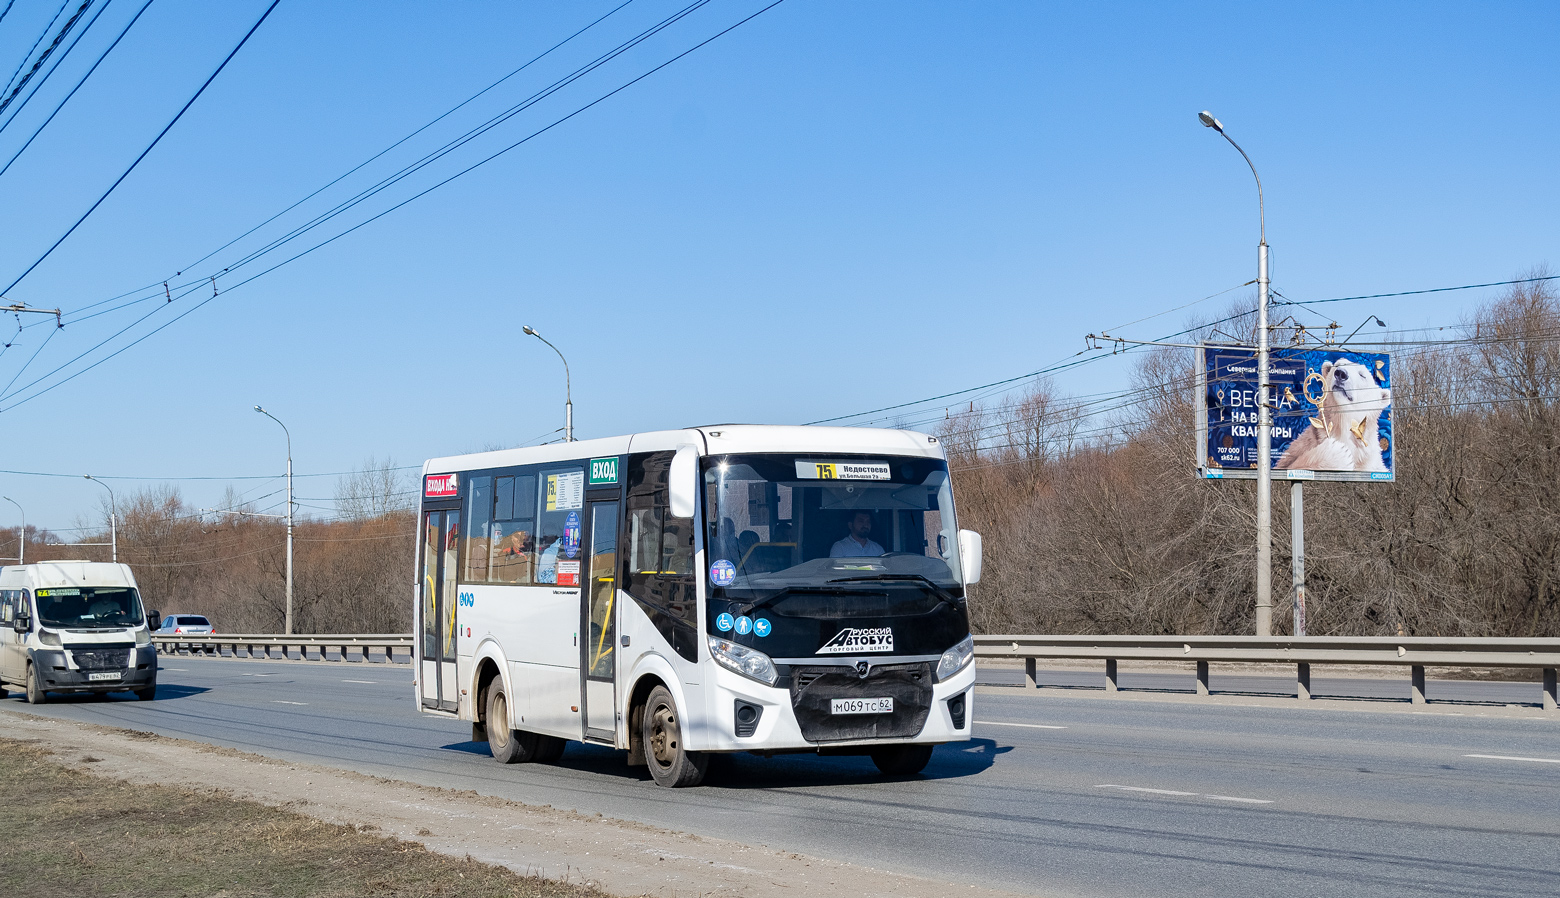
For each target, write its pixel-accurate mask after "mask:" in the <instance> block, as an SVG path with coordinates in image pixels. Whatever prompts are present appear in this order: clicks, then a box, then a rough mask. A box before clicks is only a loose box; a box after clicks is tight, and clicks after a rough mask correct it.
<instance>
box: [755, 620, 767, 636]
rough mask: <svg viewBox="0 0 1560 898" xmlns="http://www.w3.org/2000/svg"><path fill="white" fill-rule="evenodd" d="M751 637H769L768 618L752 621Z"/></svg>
mask: <svg viewBox="0 0 1560 898" xmlns="http://www.w3.org/2000/svg"><path fill="white" fill-rule="evenodd" d="M753 635H755V636H768V635H769V618H767V617H761V618H759V619H758V620H756V621H753Z"/></svg>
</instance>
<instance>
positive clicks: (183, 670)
mask: <svg viewBox="0 0 1560 898" xmlns="http://www.w3.org/2000/svg"><path fill="white" fill-rule="evenodd" d="M157 669H158V670H176V671H178V672H179V673H189V672H190V669H189V668H187V667H159V668H157Z"/></svg>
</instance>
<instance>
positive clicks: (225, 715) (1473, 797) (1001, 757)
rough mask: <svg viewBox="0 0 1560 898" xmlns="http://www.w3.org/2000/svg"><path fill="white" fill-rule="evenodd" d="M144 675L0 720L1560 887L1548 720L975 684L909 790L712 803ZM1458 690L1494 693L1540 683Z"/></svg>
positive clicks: (931, 862) (1238, 867)
mask: <svg viewBox="0 0 1560 898" xmlns="http://www.w3.org/2000/svg"><path fill="white" fill-rule="evenodd" d="M1006 673H1007V672H1006V671H996V672H993V675H992V676H991V677H983V679H992V678H995V679H1001V678H1003V677H1005V676H1006ZM1172 679H1174V680H1175V682H1174V685H1173V688H1183V689H1184V688H1186V684H1184V683H1181V682H1180V681H1179V679H1175V678H1172ZM160 682H161V685H160V687H159V691H158V700H157V701H155V702H152V703H141V702H135V701H129V700H120V699H118V698H115V699H112V700H108V701H94V700H90V699H64V700H60V699H57V700H56V701H54V702H51V703H50V704H47V705H43V706H39V707H36V708H24V707H22V706H20V705H19V703H18V699H17V698H15V697H14V696H13V697H12V698H10V699H7V700H6V701H5V702H4V703H3V705H4V706H5V707H7V708H8V709H14V710H18V711H20V710H29V711H33V712H35V713H43V714H48V715H53V716H58V717H63V718H70V719H74V720H81V721H88V722H93V723H100V724H106V725H111V726H119V727H128V728H133V729H141V730H151V731H154V732H158V733H161V734H164V735H168V736H177V737H181V738H186V739H196V740H201V741H205V742H210V743H214V744H218V745H226V746H231V747H234V748H239V749H243V750H246V751H251V752H257V753H260V754H265V755H270V756H273V757H278V758H285V759H289V760H295V761H303V762H309V763H315V764H326V765H331V766H337V767H343V768H348V769H352V770H357V771H360V772H363V773H368V774H374V775H380V776H389V777H395V778H399V779H405V780H411V781H415V782H420V783H425V784H429V785H435V786H443V787H448V788H454V789H475V790H478V791H479V792H482V793H485V794H490V795H496V796H500V797H504V798H510V799H515V800H519V801H524V802H529V803H535V804H551V805H553V806H556V807H567V808H574V809H577V810H579V811H581V812H585V813H594V812H597V811H599V812H601V813H603V814H606V815H609V816H613V817H618V818H624V819H630V820H638V821H642V822H645V823H649V824H654V825H659V826H665V827H670V828H675V829H680V830H684V831H688V832H694V833H702V834H707V835H714V836H722V837H725V838H734V839H739V840H743V841H747V842H750V843H753V844H763V845H768V846H771V847H775V848H782V849H787V850H791V851H797V852H802V853H806V854H812V855H819V856H824V857H829V858H835V859H839V860H843V861H850V862H854V863H858V864H864V865H867V866H871V867H875V868H879V869H891V870H896V871H903V872H908V873H916V874H920V875H924V876H929V877H933V878H938V879H943V880H947V881H948V882H950V884H954V885H957V884H962V883H979V884H982V885H987V886H991V887H995V888H1003V889H1009V890H1014V891H1020V892H1029V893H1034V894H1040V895H1088V896H1113V898H1115V896H1139V895H1143V896H1148V895H1155V896H1158V895H1177V896H1184V895H1264V896H1336V895H1355V894H1371V895H1376V896H1392V895H1403V896H1409V895H1412V896H1425V895H1487V896H1532V895H1545V894H1557V893H1560V851H1557V850H1556V849H1557V848H1560V714H1541V713H1538V712H1533V711H1528V712H1524V713H1521V714H1516V715H1513V714H1511V713H1510V712H1507V711H1505V710H1504V709H1498V708H1497V709H1489V708H1482V707H1479V706H1450V705H1432V706H1431V707H1430V708H1429V709H1427V710H1426V711H1424V712H1422V713H1409V712H1408V710H1407V709H1406V708H1404V707H1403V706H1402V705H1400V704H1399V705H1394V706H1391V707H1390V709H1389V706H1386V705H1382V706H1381V709H1380V710H1370V709H1369V707H1368V706H1366V707H1367V710H1363V711H1360V710H1330V709H1322V708H1314V707H1313V708H1304V709H1300V708H1291V707H1272V706H1271V705H1272V704H1273V702H1271V701H1268V702H1266V703H1264V701H1262V700H1252V701H1242V699H1241V698H1240V697H1238V696H1234V697H1232V696H1226V697H1224V698H1222V699H1220V700H1218V701H1217V702H1206V701H1203V702H1198V701H1193V700H1185V699H1172V698H1168V697H1163V698H1161V697H1158V696H1155V695H1153V694H1147V693H1140V694H1138V695H1136V696H1135V697H1133V698H1131V699H1130V700H1120V699H1117V700H1111V699H1104V698H1101V697H1098V695H1099V694H1098V693H1093V694H1090V693H1086V692H1082V691H1077V692H1067V691H1050V692H1047V693H1046V694H1044V695H1039V694H1035V693H1025V692H1022V691H1020V690H1017V689H1014V690H1005V689H988V690H984V691H983V692H982V694H981V695H979V696H978V698H977V700H976V704H975V708H976V713H975V720H976V724H975V729H974V732H975V736H976V738H975V739H974V741H972V742H970V743H968V744H965V745H959V746H945V747H942V748H939V749H938V751H937V753H936V754H935V755H934V757H933V761H932V763H931V765H930V766H929V767H928V769H927V771H926V773H925V775H923V776H922V777H919V778H916V779H913V780H908V781H898V782H891V781H885V780H883V779H881V778H879V777H878V776H877V775H876V770H875V768H874V767H873V766H872V764H871V762H870V761H869V760H867V759H865V758H818V757H810V756H783V757H779V758H774V759H768V760H766V759H762V758H757V757H751V756H746V755H742V756H735V757H733V758H730V759H729V760H727V761H725V763H723V764H721V765H719V766H718V767H716V768H715V769H714V771H713V772H712V774H711V777H710V779H709V781H708V783H707V785H705V786H704V787H701V788H697V789H685V790H677V791H673V790H666V789H660V788H657V787H656V786H655V785H654V784H652V783H651V782H650V781H649V778H648V775H647V774H645V773H644V771H643V768H638V769H635V768H629V767H627V766H626V765H625V764H624V762H623V756H622V755H621V754H620V753H617V752H613V751H610V750H607V749H602V748H596V747H589V746H581V745H571V746H570V747H569V749H568V751H567V752H566V753H565V754H564V757H563V760H562V761H561V762H560V763H559V764H557V765H556V766H550V767H542V766H531V765H515V766H501V765H498V764H495V763H494V762H493V761H492V760H491V759H490V758H489V757H487V753H486V746H485V745H478V744H474V743H471V742H469V741H467V740H468V737H469V735H470V725H469V724H464V723H460V722H458V721H450V720H446V719H441V718H433V717H425V716H422V715H420V714H418V713H417V712H416V710H415V707H414V705H413V700H412V689H411V671H410V669H409V668H407V667H404V666H400V665H394V666H390V665H381V664H357V663H354V664H318V663H314V664H300V663H296V662H291V663H290V662H261V661H255V662H250V661H223V660H205V659H194V658H182V657H170V658H166V659H164V666H163V672H162V674H161V678H160ZM1144 682H1145V683H1147V682H1148V681H1144ZM1214 685H1215V689H1218V688H1219V680H1218V678H1217V677H1216V678H1215V684H1214ZM1258 685H1261V684H1258ZM1145 688H1153V687H1151V686H1149V687H1145ZM1467 688H1468V689H1469V692H1470V694H1471V695H1473V696H1475V697H1480V696H1482V697H1486V698H1490V699H1492V700H1495V701H1499V700H1500V698H1501V697H1502V695H1503V691H1502V690H1504V689H1507V688H1510V689H1511V690H1513V694H1516V693H1518V692H1520V694H1521V695H1522V698H1520V699H1517V700H1519V701H1524V700H1525V701H1531V700H1532V696H1530V695H1528V693H1529V692H1535V693H1536V686H1530V685H1527V684H1521V685H1519V686H1513V687H1504V686H1496V685H1490V684H1470V685H1469V686H1468V687H1467ZM1481 690H1482V691H1481ZM1405 691H1406V687H1405ZM1432 694H1433V693H1432ZM0 719H3V718H0ZM170 773H171V774H172V775H174V776H177V772H176V771H171V772H170ZM950 894H956V891H955V890H954V889H952V888H951V889H950Z"/></svg>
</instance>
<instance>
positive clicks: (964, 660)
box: [937, 636, 975, 682]
mask: <svg viewBox="0 0 1560 898" xmlns="http://www.w3.org/2000/svg"><path fill="white" fill-rule="evenodd" d="M974 657H975V637H974V636H966V637H964V638H963V639H961V640H959V644H958V645H956V646H954V647H953V648H951V649H949V650H948V651H946V652H943V654H942V660H940V661H938V662H937V679H938V681H939V682H941V681H942V680H946V679H948V678H949V677H951V676H953V675H954V674H956V673H958V672H959V671H961V670H963V669H964V665H966V664H968V663H970V659H971V658H974Z"/></svg>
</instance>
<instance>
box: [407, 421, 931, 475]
mask: <svg viewBox="0 0 1560 898" xmlns="http://www.w3.org/2000/svg"><path fill="white" fill-rule="evenodd" d="M687 445H691V446H693V447H695V448H696V449H698V450H699V453H700V454H701V455H725V454H728V453H756V452H796V453H817V454H819V455H827V454H831V453H835V454H849V455H911V456H919V457H922V458H942V457H943V447H942V443H941V442H940V441H939V440H938V439H937V438H936V437H933V436H928V435H926V434H924V433H917V432H916V431H913V430H886V429H882V428H875V427H812V426H806V425H791V424H717V425H712V426H708V427H689V428H686V429H684V430H660V431H655V432H652V433H635V434H626V435H624V436H616V437H604V438H602V439H596V440H579V441H577V442H573V443H551V444H549V445H546V446H530V447H526V448H521V449H500V450H498V451H495V452H477V453H473V454H471V455H451V456H446V457H444V458H433V459H429V460H428V461H427V462H425V463H424V464H423V473H424V474H444V473H449V472H452V471H471V470H478V469H482V468H507V467H511V466H514V465H534V464H545V463H547V462H552V461H569V460H572V459H578V458H589V457H605V456H609V455H624V454H626V453H629V452H660V451H668V450H673V449H676V448H677V447H679V446H687Z"/></svg>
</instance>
